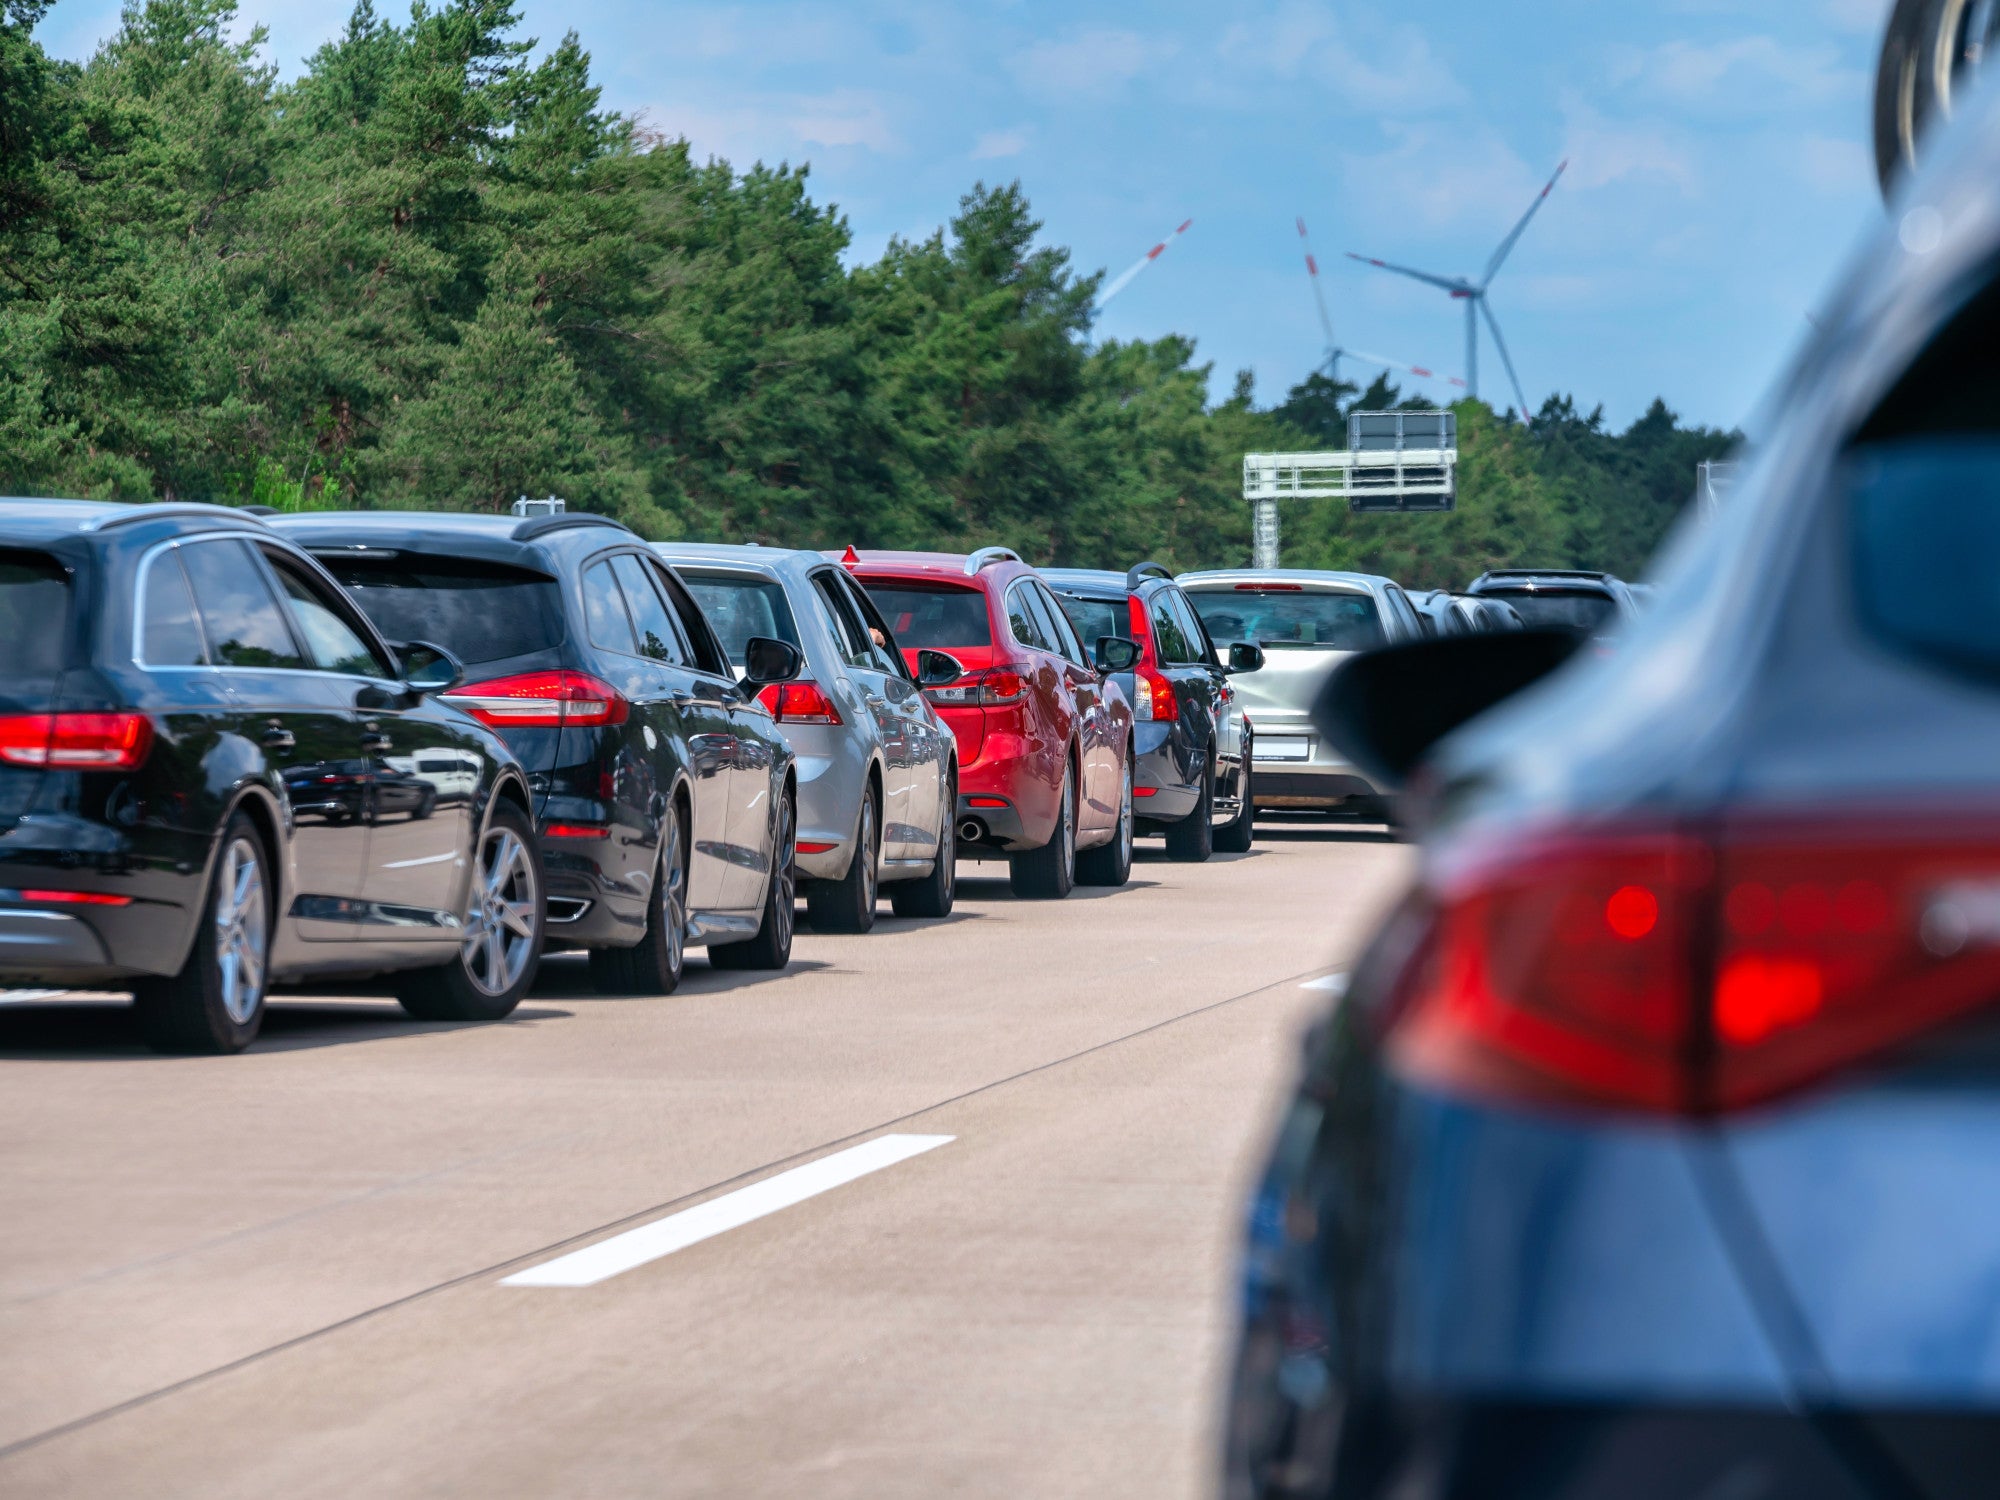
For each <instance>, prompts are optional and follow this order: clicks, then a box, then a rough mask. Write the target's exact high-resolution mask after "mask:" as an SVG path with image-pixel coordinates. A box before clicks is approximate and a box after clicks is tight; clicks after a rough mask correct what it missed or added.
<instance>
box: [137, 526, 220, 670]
mask: <svg viewBox="0 0 2000 1500" xmlns="http://www.w3.org/2000/svg"><path fill="white" fill-rule="evenodd" d="M140 610H141V612H142V613H141V620H142V625H141V631H142V636H141V640H140V643H139V654H140V655H141V656H142V657H143V658H145V662H146V665H147V666H149V667H198V666H201V665H202V664H203V663H205V662H206V661H207V660H208V651H207V649H206V648H205V647H204V646H203V645H202V643H201V624H200V622H199V620H198V619H197V618H196V616H195V612H194V595H192V594H190V593H189V592H188V583H187V575H186V574H185V573H183V572H182V571H181V561H180V555H179V552H178V550H177V549H175V548H168V549H167V550H166V551H164V552H160V553H158V554H156V555H155V556H154V558H153V561H152V564H151V566H149V567H148V568H147V569H146V597H145V598H144V599H143V600H141V601H140Z"/></svg>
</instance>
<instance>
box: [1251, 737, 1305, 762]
mask: <svg viewBox="0 0 2000 1500" xmlns="http://www.w3.org/2000/svg"><path fill="white" fill-rule="evenodd" d="M1251 744H1252V745H1253V746H1254V747H1255V748H1254V750H1253V752H1252V754H1253V758H1254V759H1257V760H1311V759H1312V741H1311V740H1308V739H1289V740H1288V739H1280V738H1278V737H1276V736H1265V735H1261V734H1260V735H1258V736H1257V738H1256V739H1254V740H1252V741H1251Z"/></svg>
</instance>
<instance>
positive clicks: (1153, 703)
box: [1132, 666, 1181, 724]
mask: <svg viewBox="0 0 2000 1500" xmlns="http://www.w3.org/2000/svg"><path fill="white" fill-rule="evenodd" d="M1133 673H1134V675H1135V676H1136V677H1137V678H1138V680H1139V691H1138V693H1137V695H1136V701H1135V702H1134V703H1133V705H1132V717H1133V718H1135V719H1147V720H1151V721H1154V722H1157V723H1161V724H1170V723H1172V722H1173V721H1174V720H1175V719H1178V718H1179V717H1180V716H1181V713H1180V704H1179V702H1178V701H1177V700H1176V699H1175V697H1174V685H1173V684H1172V683H1171V682H1169V681H1168V680H1167V679H1166V678H1165V677H1163V676H1161V675H1160V673H1158V672H1156V671H1155V670H1153V668H1151V667H1144V666H1141V667H1134V668H1133Z"/></svg>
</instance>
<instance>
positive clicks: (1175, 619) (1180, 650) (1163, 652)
mask: <svg viewBox="0 0 2000 1500" xmlns="http://www.w3.org/2000/svg"><path fill="white" fill-rule="evenodd" d="M1151 613H1152V617H1153V645H1154V648H1155V649H1156V650H1158V652H1159V653H1160V660H1161V661H1163V662H1190V661H1193V660H1194V659H1195V657H1196V655H1197V654H1198V653H1197V652H1196V651H1195V648H1194V645H1193V643H1192V642H1191V641H1189V640H1188V637H1187V626H1186V625H1185V624H1184V623H1183V622H1182V620H1181V618H1180V616H1179V615H1177V614H1175V613H1174V606H1173V601H1172V600H1171V599H1170V598H1169V597H1168V595H1167V594H1165V593H1164V592H1163V593H1159V594H1155V595H1154V596H1153V608H1152V612H1151Z"/></svg>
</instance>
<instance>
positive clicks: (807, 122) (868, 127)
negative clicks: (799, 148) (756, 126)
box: [785, 90, 903, 151]
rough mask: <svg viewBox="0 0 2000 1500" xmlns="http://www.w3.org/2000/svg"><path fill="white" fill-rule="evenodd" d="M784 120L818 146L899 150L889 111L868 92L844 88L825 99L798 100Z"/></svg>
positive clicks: (803, 139)
mask: <svg viewBox="0 0 2000 1500" xmlns="http://www.w3.org/2000/svg"><path fill="white" fill-rule="evenodd" d="M785 123H786V125H787V126H789V127H790V129H791V130H792V131H793V133H794V134H796V135H797V136H798V138H799V139H800V140H802V141H806V142H809V143H810V144H812V145H815V146H861V147H865V148H866V149H867V150H870V151H897V150H900V149H901V148H902V144H903V143H902V142H901V141H900V140H899V139H897V136H896V133H895V131H894V130H892V129H891V128H890V126H889V115H888V111H886V110H885V109H883V107H882V105H881V103H880V102H879V101H877V100H876V99H874V98H872V97H871V96H869V95H867V94H861V93H855V92H852V91H850V90H842V91H840V92H839V93H835V94H828V95H826V96H824V97H822V98H817V99H808V98H802V99H799V100H797V101H796V104H795V106H794V108H793V109H792V111H791V112H790V113H789V114H788V115H787V116H786V117H785Z"/></svg>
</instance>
